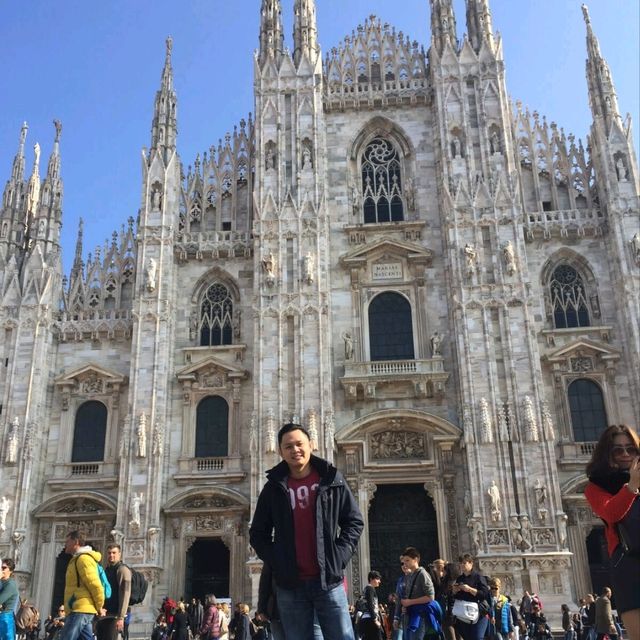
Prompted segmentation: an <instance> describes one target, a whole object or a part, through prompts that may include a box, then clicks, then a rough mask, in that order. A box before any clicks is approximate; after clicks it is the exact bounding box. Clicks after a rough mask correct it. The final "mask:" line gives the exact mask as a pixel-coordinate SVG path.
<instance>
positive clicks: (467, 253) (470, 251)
mask: <svg viewBox="0 0 640 640" xmlns="http://www.w3.org/2000/svg"><path fill="white" fill-rule="evenodd" d="M462 251H463V253H464V259H465V268H466V272H467V275H468V276H472V275H473V274H474V273H475V270H476V263H477V262H478V252H477V251H476V249H475V247H474V246H473V245H471V244H469V243H467V244H465V245H464V249H463V250H462Z"/></svg>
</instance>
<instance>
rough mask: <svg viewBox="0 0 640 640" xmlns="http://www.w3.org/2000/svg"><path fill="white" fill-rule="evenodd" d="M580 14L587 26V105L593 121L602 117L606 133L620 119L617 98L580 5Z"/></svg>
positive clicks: (589, 20) (588, 20) (607, 68)
mask: <svg viewBox="0 0 640 640" xmlns="http://www.w3.org/2000/svg"><path fill="white" fill-rule="evenodd" d="M582 14H583V15H584V21H585V23H586V25H587V84H588V87H589V103H590V105H591V113H592V114H593V119H594V120H595V119H596V118H598V117H603V118H604V120H605V125H606V129H607V131H608V130H609V128H610V126H611V123H612V121H613V120H614V119H620V111H619V110H618V97H617V95H616V90H615V87H614V86H613V79H612V78H611V71H610V70H609V65H608V64H607V62H606V60H605V59H604V58H603V57H602V54H601V53H600V44H599V43H598V38H596V36H595V34H594V33H593V28H592V26H591V18H590V17H589V9H588V8H587V5H586V4H583V5H582Z"/></svg>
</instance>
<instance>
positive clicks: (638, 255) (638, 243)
mask: <svg viewBox="0 0 640 640" xmlns="http://www.w3.org/2000/svg"><path fill="white" fill-rule="evenodd" d="M631 251H632V252H633V258H634V260H635V261H636V264H637V265H640V231H636V232H635V234H634V236H633V238H631Z"/></svg>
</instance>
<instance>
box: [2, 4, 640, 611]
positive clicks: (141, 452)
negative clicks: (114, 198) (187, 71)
mask: <svg viewBox="0 0 640 640" xmlns="http://www.w3.org/2000/svg"><path fill="white" fill-rule="evenodd" d="M430 4H431V41H430V44H429V46H428V48H427V50H425V48H424V47H422V46H420V45H419V44H418V43H417V42H412V41H410V40H409V39H408V38H406V37H405V36H404V35H402V34H399V33H396V31H395V30H394V29H393V28H392V27H390V26H388V25H382V24H381V23H380V22H379V21H378V20H377V19H375V18H374V17H371V18H370V19H368V20H367V21H365V23H364V24H363V25H361V26H359V27H358V28H357V30H355V31H354V32H353V33H352V34H351V35H349V36H348V37H347V38H345V40H344V42H342V43H341V44H340V45H339V46H337V47H335V48H333V49H331V50H330V51H328V52H325V54H326V55H324V56H323V54H322V53H321V51H320V48H319V45H318V34H317V28H316V16H315V3H314V2H313V0H295V18H294V23H295V24H294V34H293V48H292V50H289V49H287V48H286V47H285V45H284V40H285V39H284V35H283V30H282V21H281V15H280V12H281V7H280V0H263V1H262V8H261V28H260V34H259V38H260V46H259V50H258V52H257V54H256V57H255V80H254V82H255V117H254V118H251V117H250V118H248V119H247V120H242V121H240V123H239V126H237V127H234V130H233V134H228V135H227V136H226V137H225V139H224V140H223V141H222V142H221V143H220V144H219V145H218V146H213V147H211V148H210V151H209V153H208V154H204V155H203V156H202V157H200V156H198V157H197V158H196V159H195V160H194V161H193V166H190V167H189V168H188V170H187V171H185V168H184V166H183V164H182V162H181V159H180V157H179V155H178V152H177V144H176V142H177V126H178V96H177V95H176V93H175V91H174V88H173V75H172V74H173V72H172V66H171V48H172V42H171V40H168V41H167V49H166V59H165V63H164V69H163V72H162V79H161V85H160V89H159V91H158V92H157V95H156V99H155V107H154V115H153V122H152V136H151V145H150V148H149V149H148V150H145V151H143V155H142V167H143V179H142V196H141V205H140V210H139V212H138V217H137V219H136V220H134V219H130V220H129V221H128V222H127V223H126V224H125V225H124V226H123V227H122V229H121V230H120V231H116V232H114V234H113V239H112V241H111V243H109V244H107V245H106V246H105V247H104V248H103V249H102V250H101V251H99V252H96V253H95V254H93V255H89V256H88V258H87V259H86V260H84V259H83V246H82V227H81V228H80V230H79V234H78V243H77V248H76V255H75V260H74V263H73V268H72V270H71V273H70V274H69V275H68V276H67V275H63V273H62V267H61V246H60V227H61V220H62V192H63V185H62V177H61V160H60V149H59V147H60V142H61V125H60V124H59V123H56V132H55V144H54V149H53V152H52V154H51V157H50V159H49V161H48V166H47V170H46V175H45V176H43V177H41V176H40V170H39V149H36V154H35V156H36V157H35V161H34V164H33V169H32V170H31V172H30V174H29V173H28V172H25V141H26V134H27V129H26V126H25V127H23V129H22V131H21V133H20V138H19V148H18V151H17V153H16V155H15V159H14V161H13V167H12V172H11V176H10V178H9V180H8V182H7V184H6V187H5V190H4V195H3V201H2V209H1V211H0V294H1V298H0V322H1V323H2V333H1V334H0V335H2V337H3V340H2V341H1V342H0V353H1V355H2V366H0V402H1V403H2V405H1V411H0V425H1V426H0V429H1V431H0V436H1V439H0V457H1V460H2V465H1V467H0V479H1V481H0V487H1V488H0V491H1V493H2V495H1V496H0V553H1V554H2V557H6V556H12V557H14V558H15V560H16V565H17V571H16V575H17V577H18V580H19V583H20V588H21V591H22V593H23V594H24V595H28V596H29V597H30V598H32V599H33V600H35V602H36V603H37V604H38V605H39V606H40V608H41V610H42V611H43V612H44V611H47V610H48V609H49V608H52V609H53V608H55V607H57V606H58V605H59V603H60V601H61V598H62V591H61V589H62V585H63V581H64V577H63V576H64V567H65V566H66V562H67V561H68V559H67V558H66V556H65V555H64V554H63V553H62V552H61V551H62V544H63V541H64V537H65V534H66V532H67V531H69V530H71V529H81V530H83V531H84V532H85V533H86V536H87V538H88V540H89V541H90V542H91V543H92V544H94V545H95V546H96V547H97V548H99V549H103V550H104V548H105V547H106V545H107V544H108V542H109V541H112V540H113V541H117V542H120V543H121V544H122V545H123V550H124V557H125V559H126V560H127V561H128V562H129V563H130V564H132V565H134V566H136V567H138V568H139V569H140V570H141V571H143V572H144V573H145V574H146V575H147V577H148V579H149V581H150V583H151V588H150V589H149V595H148V596H147V599H146V600H145V603H144V604H143V605H142V606H139V607H136V621H137V622H139V623H144V622H148V621H149V620H151V619H152V616H153V611H154V609H155V608H156V607H157V606H158V604H159V601H160V599H161V597H162V596H163V595H167V594H170V595H172V596H174V597H176V596H180V595H185V596H187V597H189V596H191V595H202V594H204V593H205V592H207V593H208V592H214V593H216V595H219V596H229V597H231V598H233V600H234V601H248V602H250V603H251V602H252V603H253V604H254V605H255V603H256V592H257V579H258V576H259V572H260V566H261V563H260V561H259V560H258V559H257V558H256V557H255V556H254V554H253V551H252V549H251V548H250V547H249V546H248V525H249V522H250V518H251V513H252V510H253V507H254V505H255V502H256V499H257V496H258V494H259V491H260V489H261V487H262V484H263V482H264V479H265V475H264V474H265V471H266V470H267V469H269V468H270V467H271V466H273V465H274V464H276V463H277V462H278V460H279V457H278V453H277V442H276V434H277V431H278V429H279V427H280V426H281V424H282V423H283V422H286V421H290V420H293V421H297V422H300V423H302V424H304V425H305V426H306V427H307V429H308V430H309V433H310V434H311V437H312V440H313V446H314V449H315V451H316V452H317V454H318V455H321V456H323V457H326V458H328V459H329V460H331V461H333V462H334V463H335V464H337V465H338V466H339V467H340V469H341V470H342V471H343V473H344V475H345V477H346V478H347V481H348V482H349V484H350V486H351V488H352V490H353V492H354V494H355V495H356V497H357V499H358V500H359V503H360V507H361V509H362V512H363V514H364V518H365V524H366V526H365V532H364V534H363V536H362V539H361V542H360V546H359V549H358V551H357V554H356V555H355V556H354V558H353V560H352V562H351V564H350V566H349V568H348V574H349V584H350V590H351V591H352V593H357V592H359V591H360V589H361V588H362V586H363V583H364V582H366V575H367V572H368V570H369V569H370V568H377V569H379V570H381V571H382V572H383V576H384V578H385V582H386V583H387V584H388V585H391V584H394V581H395V578H396V577H397V574H398V573H399V572H398V568H399V567H398V560H397V559H398V555H399V553H400V551H401V549H402V548H403V547H404V546H406V545H408V544H412V545H415V546H417V547H418V548H420V549H421V551H422V553H423V557H424V559H425V560H432V559H434V558H436V557H443V558H446V559H455V558H457V555H458V554H459V553H462V552H466V551H471V552H473V553H475V554H476V555H477V556H478V558H479V564H480V567H481V568H482V569H483V570H484V571H485V572H486V573H487V574H490V575H492V576H498V577H500V578H501V579H502V584H503V585H504V590H505V591H506V592H507V593H511V594H513V595H514V596H519V595H521V594H522V591H523V590H524V589H529V590H530V591H535V592H538V593H539V594H540V595H541V597H542V599H543V601H544V602H545V606H546V607H547V608H548V610H549V611H552V610H559V605H560V604H561V603H562V602H572V601H573V602H575V601H576V600H577V598H579V597H580V596H581V595H583V594H584V593H586V592H587V591H590V590H592V588H594V587H597V586H601V585H600V583H599V582H598V581H599V580H601V575H600V573H599V572H601V571H604V570H605V568H604V566H603V560H602V557H601V555H599V554H601V552H602V545H603V542H602V540H603V537H602V529H601V526H600V524H601V523H599V521H598V520H597V518H595V516H594V515H593V514H592V512H591V511H590V509H589V508H588V506H587V503H586V501H585V499H584V497H583V495H582V490H583V487H584V485H585V482H586V478H585V476H584V467H585V465H586V462H587V461H588V459H589V457H590V455H591V452H592V451H593V447H594V444H595V441H597V439H598V437H599V434H600V432H601V431H602V430H603V428H604V427H605V426H606V425H608V424H610V423H622V422H627V423H629V424H632V425H638V424H639V423H640V369H639V367H638V362H640V317H639V311H638V310H639V308H640V234H639V233H638V228H639V224H640V214H639V207H638V195H639V177H638V166H637V160H636V157H635V153H634V150H633V142H632V138H631V125H630V122H629V120H628V119H627V120H623V118H622V117H621V115H620V111H619V107H618V104H617V98H616V93H615V88H614V84H613V80H612V77H611V74H610V71H609V68H608V65H607V63H606V61H605V59H604V58H603V56H602V54H601V51H600V49H599V45H598V41H597V39H596V36H595V35H594V32H593V29H592V25H591V22H590V19H589V15H588V13H587V10H586V8H585V9H584V12H585V22H586V29H587V81H588V89H589V99H590V106H591V110H592V113H593V125H592V129H591V132H590V137H589V142H588V144H585V145H583V144H582V143H581V142H580V141H578V140H576V139H574V138H573V137H572V136H568V135H565V133H564V131H563V130H562V129H560V128H558V127H557V126H556V125H555V124H554V123H551V124H550V123H547V122H546V120H545V119H544V118H541V117H540V116H538V114H537V113H533V114H531V113H529V111H527V110H526V109H524V108H523V107H522V106H521V105H519V104H516V105H512V104H511V103H510V102H509V99H508V97H507V89H506V82H505V74H504V60H503V55H502V45H501V41H500V38H499V37H498V36H496V35H495V34H494V31H493V26H492V21H491V13H490V7H489V0H467V3H466V7H467V9H466V29H467V34H466V35H465V36H464V38H463V39H462V40H458V37H457V32H456V17H455V15H454V11H453V8H452V4H451V2H450V0H430ZM43 173H44V172H43Z"/></svg>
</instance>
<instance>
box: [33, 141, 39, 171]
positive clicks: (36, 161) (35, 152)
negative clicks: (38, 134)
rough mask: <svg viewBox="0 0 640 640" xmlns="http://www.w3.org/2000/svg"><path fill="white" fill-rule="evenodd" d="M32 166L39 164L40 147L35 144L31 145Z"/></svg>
mask: <svg viewBox="0 0 640 640" xmlns="http://www.w3.org/2000/svg"><path fill="white" fill-rule="evenodd" d="M33 164H34V165H35V166H38V165H39V164H40V145H39V144H38V143H37V142H36V143H35V144H34V145H33Z"/></svg>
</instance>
